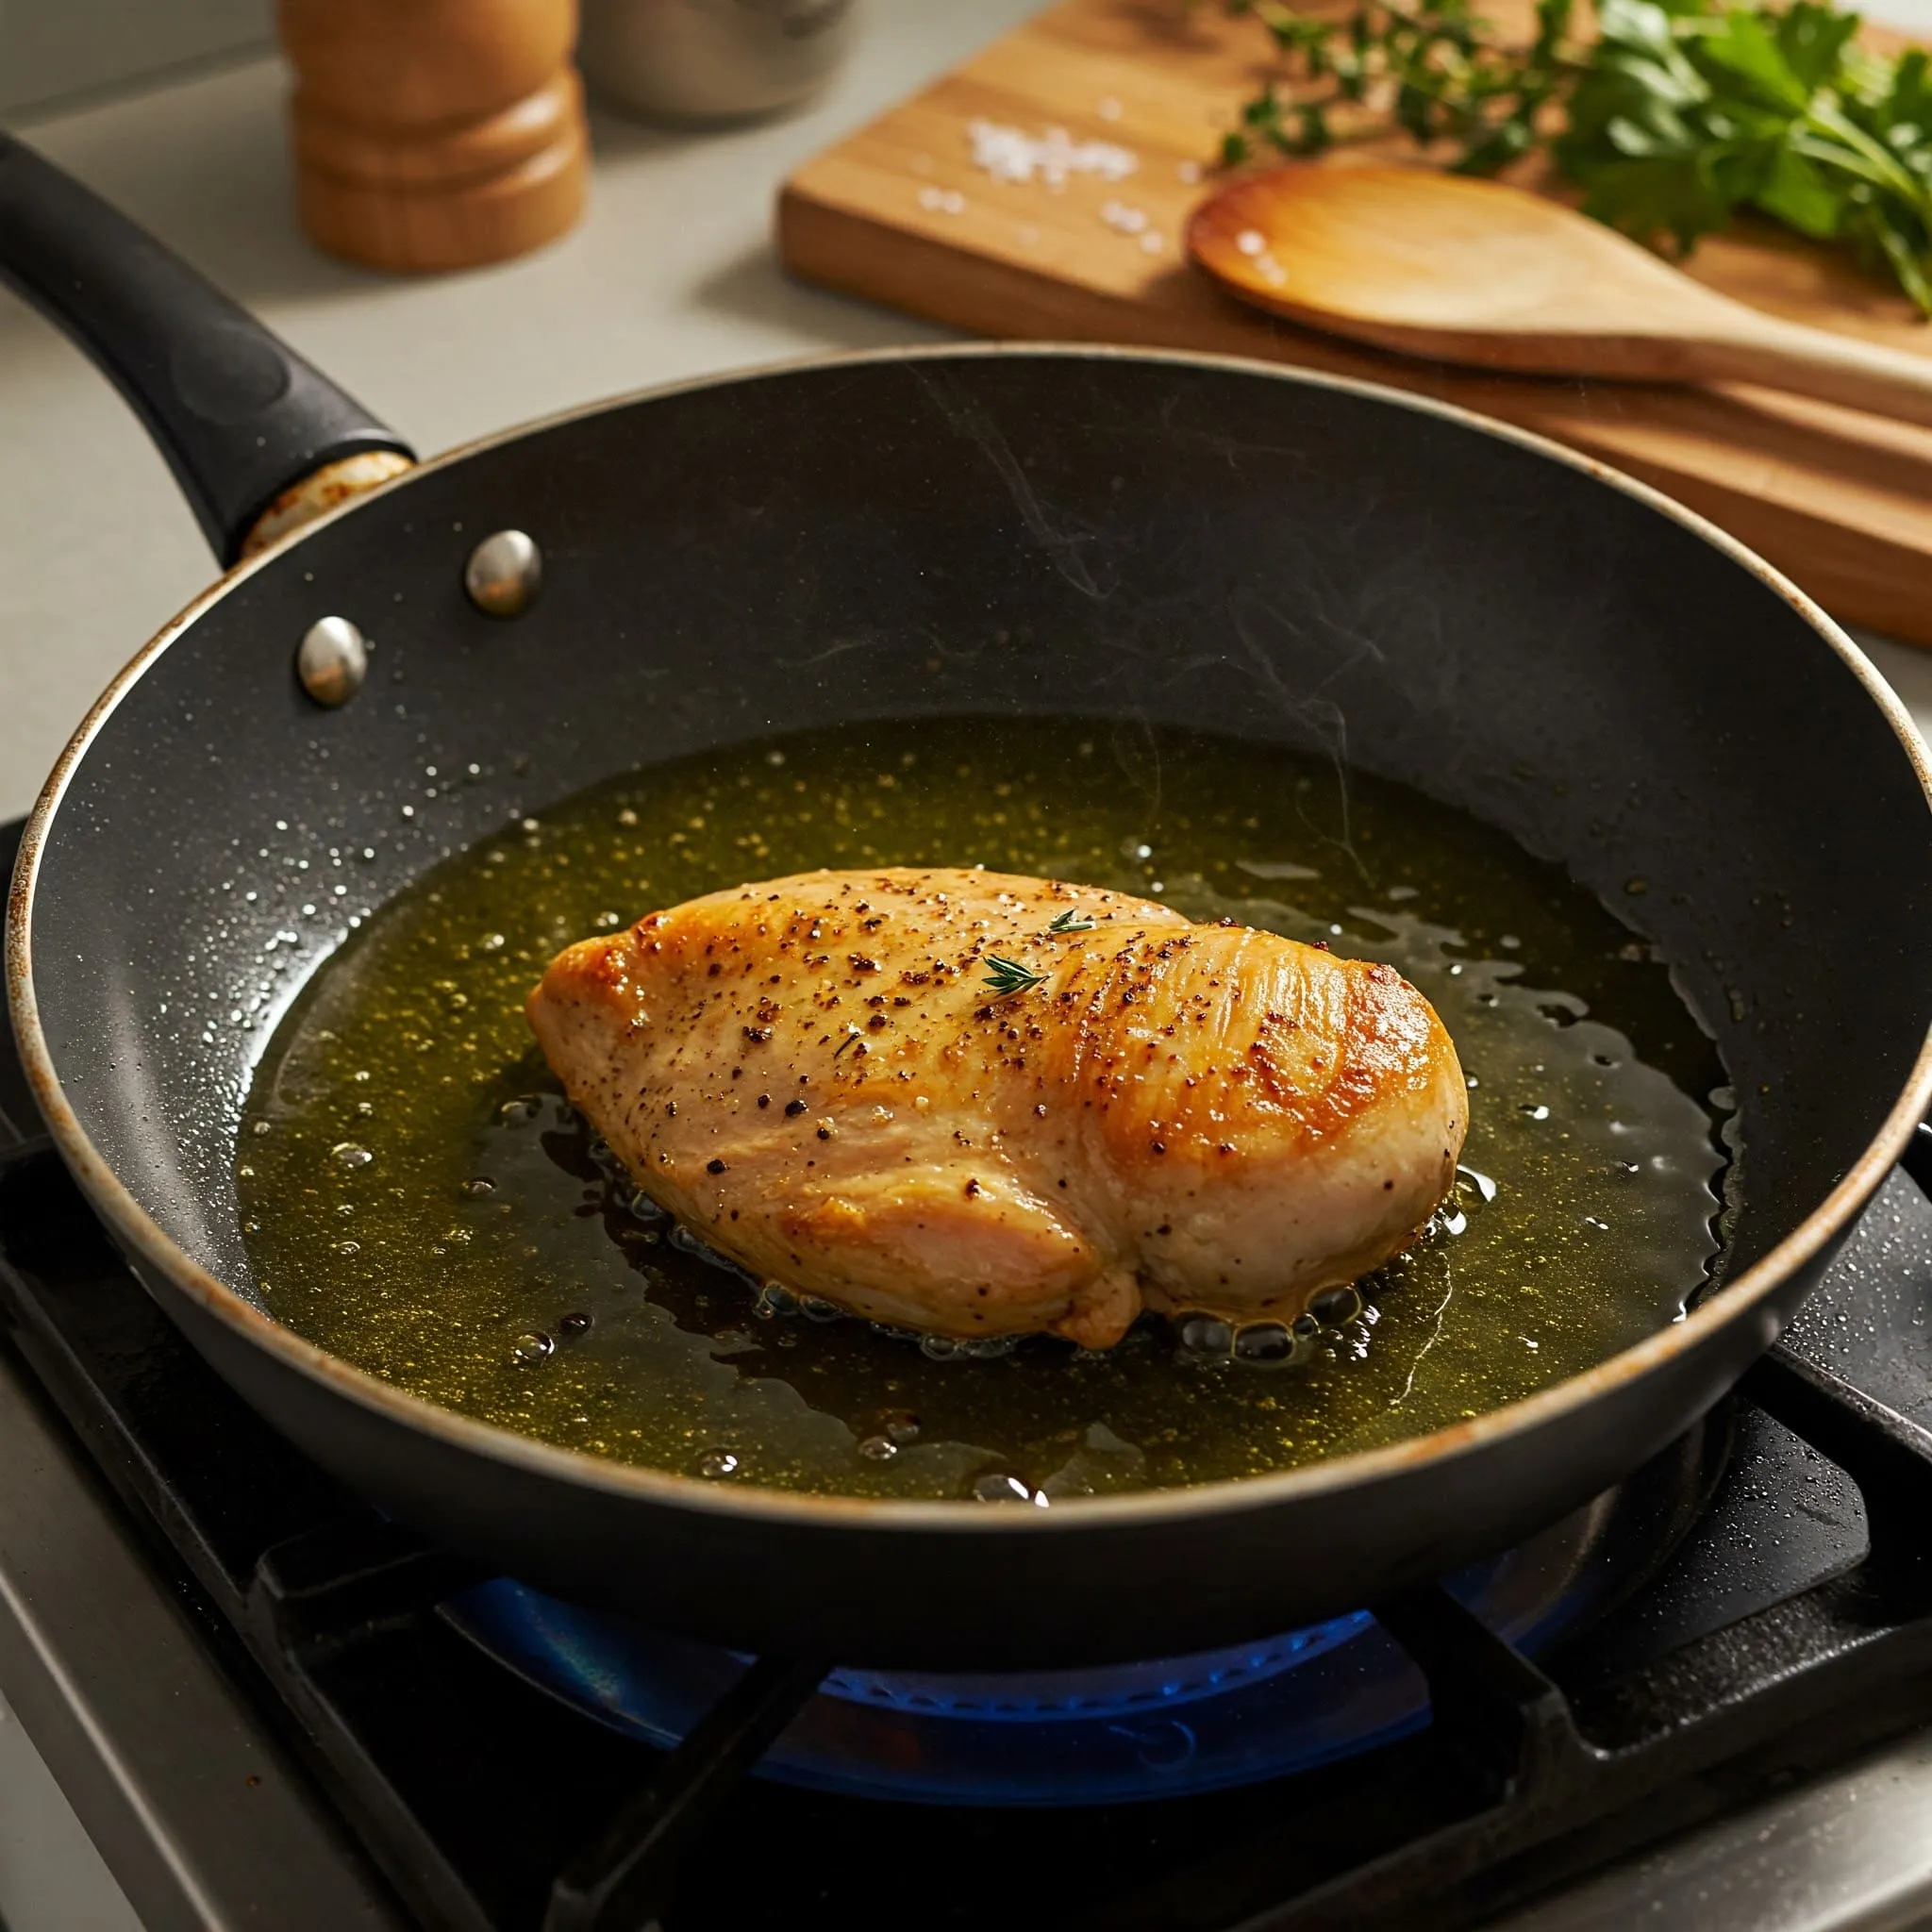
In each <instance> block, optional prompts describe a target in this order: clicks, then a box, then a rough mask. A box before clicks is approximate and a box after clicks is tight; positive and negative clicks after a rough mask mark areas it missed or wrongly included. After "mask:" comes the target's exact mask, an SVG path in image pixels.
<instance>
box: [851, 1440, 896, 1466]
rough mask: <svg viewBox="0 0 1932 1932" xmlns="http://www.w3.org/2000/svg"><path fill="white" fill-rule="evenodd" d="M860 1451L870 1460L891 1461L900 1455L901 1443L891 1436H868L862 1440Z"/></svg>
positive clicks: (859, 1446) (859, 1445)
mask: <svg viewBox="0 0 1932 1932" xmlns="http://www.w3.org/2000/svg"><path fill="white" fill-rule="evenodd" d="M858 1453H859V1454H860V1455H861V1456H862V1457H865V1459H866V1460H867V1461H868V1462H890V1461H891V1459H892V1457H895V1456H896V1455H898V1453H899V1445H898V1443H896V1442H895V1441H892V1439H891V1437H890V1436H867V1437H865V1438H863V1439H862V1440H861V1441H860V1442H859V1444H858Z"/></svg>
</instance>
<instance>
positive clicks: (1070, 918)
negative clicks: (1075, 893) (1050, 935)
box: [1047, 906, 1093, 932]
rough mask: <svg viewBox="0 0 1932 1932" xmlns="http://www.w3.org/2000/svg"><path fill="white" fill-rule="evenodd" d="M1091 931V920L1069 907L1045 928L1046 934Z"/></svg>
mask: <svg viewBox="0 0 1932 1932" xmlns="http://www.w3.org/2000/svg"><path fill="white" fill-rule="evenodd" d="M1092 930H1093V922H1092V920H1091V919H1088V918H1085V917H1084V916H1083V915H1082V914H1080V913H1078V912H1075V911H1074V908H1072V907H1071V906H1069V907H1068V908H1067V909H1066V910H1065V911H1064V912H1062V913H1061V914H1060V915H1059V917H1058V919H1056V920H1055V921H1054V922H1053V924H1051V925H1049V926H1048V927H1047V931H1048V932H1091V931H1092Z"/></svg>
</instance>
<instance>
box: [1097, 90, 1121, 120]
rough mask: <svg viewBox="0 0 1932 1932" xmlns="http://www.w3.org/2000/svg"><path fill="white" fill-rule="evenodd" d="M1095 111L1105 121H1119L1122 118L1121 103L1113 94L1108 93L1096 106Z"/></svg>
mask: <svg viewBox="0 0 1932 1932" xmlns="http://www.w3.org/2000/svg"><path fill="white" fill-rule="evenodd" d="M1094 112H1095V113H1097V114H1098V115H1099V116H1100V118H1101V119H1102V120H1103V121H1118V120H1119V119H1120V118H1121V104H1120V103H1119V102H1118V101H1117V100H1115V99H1114V97H1113V96H1112V95H1111V94H1108V95H1106V96H1105V97H1104V98H1103V99H1102V100H1101V102H1100V104H1099V105H1098V107H1096V108H1095V109H1094Z"/></svg>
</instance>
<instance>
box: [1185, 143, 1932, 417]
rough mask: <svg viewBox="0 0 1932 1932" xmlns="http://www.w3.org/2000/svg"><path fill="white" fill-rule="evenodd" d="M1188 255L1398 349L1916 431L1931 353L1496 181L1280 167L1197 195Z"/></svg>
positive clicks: (1241, 284) (1245, 290) (1400, 171)
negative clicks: (1817, 409)
mask: <svg viewBox="0 0 1932 1932" xmlns="http://www.w3.org/2000/svg"><path fill="white" fill-rule="evenodd" d="M1188 245H1189V247H1190V249H1191V251H1192V253H1193V256H1194V258H1195V259H1196V260H1197V261H1198V262H1200V264H1201V265H1202V267H1204V268H1205V269H1207V270H1208V273H1209V274H1210V275H1214V276H1215V277H1216V278H1217V279H1218V280H1220V281H1221V282H1223V283H1224V284H1225V285H1226V286H1227V287H1228V288H1230V289H1231V290H1233V291H1234V292H1235V293H1236V294H1238V295H1240V296H1241V297H1242V298H1243V299H1245V300H1247V301H1249V302H1254V303H1257V304H1259V305H1260V306H1261V307H1262V308H1272V309H1274V310H1275V311H1276V312H1278V313H1279V314H1282V315H1286V316H1290V317H1291V318H1292V319H1293V320H1294V321H1296V322H1302V323H1307V324H1309V325H1311V326H1313V327H1316V328H1322V329H1328V330H1331V331H1333V332H1334V333H1335V334H1337V335H1344V336H1353V337H1356V338H1357V339H1358V340H1360V341H1365V342H1374V344H1376V345H1377V346H1378V347H1380V348H1384V349H1395V350H1398V351H1401V352H1402V353H1404V354H1406V355H1410V356H1425V357H1428V358H1432V359H1435V360H1441V361H1447V362H1467V363H1474V364H1475V365H1477V366H1478V367H1481V368H1486V369H1512V370H1520V371H1524V372H1525V373H1529V374H1533V375H1601V376H1609V377H1612V378H1614V379H1617V380H1621V381H1626V382H1627V381H1638V382H1753V383H1760V384H1762V385H1763V386H1764V387H1766V388H1768V389H1779V390H1789V391H1795V392H1796V393H1798V394H1800V395H1808V396H1819V397H1823V398H1824V400H1826V401H1828V402H1834V403H1842V404H1845V405H1847V406H1848V407H1849V408H1855V409H1868V410H1871V411H1873V412H1874V413H1875V414H1878V415H1881V416H1894V417H1901V418H1904V419H1905V420H1907V421H1909V422H1913V423H1924V424H1932V357H1926V358H1921V357H1918V356H1913V355H1906V354H1903V353H1901V352H1900V351H1898V350H1896V349H1885V348H1880V347H1878V346H1877V345H1876V344H1874V343H1871V342H1864V341H1857V340H1856V339H1854V338H1852V337H1848V336H1840V335H1833V334H1831V333H1829V332H1827V331H1826V330H1824V329H1816V328H1806V327H1805V326H1803V325H1801V324H1798V323H1793V322H1782V321H1780V320H1778V318H1777V317H1775V316H1772V315H1766V314H1764V313H1762V312H1761V311H1760V310H1758V309H1756V308H1746V307H1745V306H1744V305H1743V304H1742V303H1741V302H1733V301H1732V300H1731V299H1730V298H1729V297H1728V296H1726V295H1719V294H1716V293H1714V292H1713V291H1710V290H1709V289H1707V288H1705V287H1703V286H1702V285H1701V284H1699V283H1697V282H1693V281H1692V280H1691V278H1690V276H1688V275H1680V274H1679V273H1678V272H1677V271H1676V270H1675V269H1674V268H1672V267H1671V266H1670V265H1669V264H1668V263H1666V262H1663V261H1660V260H1659V259H1658V258H1657V257H1656V256H1654V255H1652V254H1651V253H1650V252H1649V251H1648V250H1647V249H1644V248H1641V247H1639V246H1638V244H1637V243H1636V242H1630V241H1626V240H1625V239H1624V237H1623V236H1622V235H1619V234H1616V233H1615V232H1614V231H1612V230H1611V229H1609V228H1607V227H1605V226H1603V225H1601V224H1600V223H1597V222H1593V221H1591V220H1590V219H1589V218H1588V217H1587V216H1584V215H1580V214H1575V213H1574V212H1572V210H1570V209H1569V208H1563V207H1560V206H1559V205H1558V204H1557V203H1555V202H1551V201H1544V200H1542V199H1541V197H1540V196H1537V195H1534V194H1527V193H1524V192H1523V191H1522V190H1520V189H1516V188H1506V187H1504V186H1502V185H1501V184H1499V183H1497V182H1492V181H1472V180H1469V179H1466V178H1464V177H1462V176H1459V175H1441V174H1437V173H1434V172H1433V171H1430V170H1427V169H1423V168H1391V167H1335V166H1325V165H1322V164H1318V163H1311V162H1297V163H1293V164H1291V165H1290V166H1288V167H1283V168H1276V169H1274V170H1272V171H1270V172H1269V173H1267V174H1265V175H1249V176H1247V177H1245V178H1243V179H1241V180H1239V181H1235V182H1233V183H1231V184H1230V185H1229V186H1227V187H1226V188H1224V189H1223V190H1222V191H1221V192H1219V193H1217V194H1214V195H1212V196H1210V197H1209V198H1208V200H1207V201H1206V202H1204V203H1203V204H1202V205H1201V206H1200V207H1199V208H1196V209H1195V211H1194V214H1193V216H1192V218H1191V221H1190V224H1189V228H1188ZM1927 347H1928V349H1932V335H1928V338H1927Z"/></svg>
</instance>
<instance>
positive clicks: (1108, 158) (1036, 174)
mask: <svg viewBox="0 0 1932 1932" xmlns="http://www.w3.org/2000/svg"><path fill="white" fill-rule="evenodd" d="M966 135H967V139H968V140H969V141H970V142H972V144H973V164H974V167H976V168H983V169H985V170H986V172H987V173H988V174H989V175H991V176H992V177H993V179H994V180H996V181H1044V182H1045V183H1046V185H1047V186H1048V187H1049V188H1064V187H1065V186H1066V183H1067V177H1068V176H1069V175H1098V176H1099V177H1100V178H1101V179H1102V180H1103V181H1124V180H1125V179H1126V177H1127V176H1128V175H1131V174H1133V173H1134V171H1135V170H1136V169H1137V168H1139V167H1140V165H1141V160H1140V157H1139V156H1138V155H1135V154H1132V153H1130V152H1129V151H1128V150H1127V149H1126V148H1124V147H1117V146H1115V145H1114V143H1113V142H1110V141H1075V140H1074V137H1073V136H1072V135H1071V134H1069V133H1068V132H1067V130H1066V129H1065V128H1064V127H1049V128H1047V129H1046V131H1045V132H1044V133H1043V134H1039V135H1033V134H1028V133H1027V132H1026V131H1025V129H1024V128H1021V127H1009V126H1008V125H1006V124H1005V123H1003V122H999V121H986V120H974V121H969V122H968V123H967V124H966Z"/></svg>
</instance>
